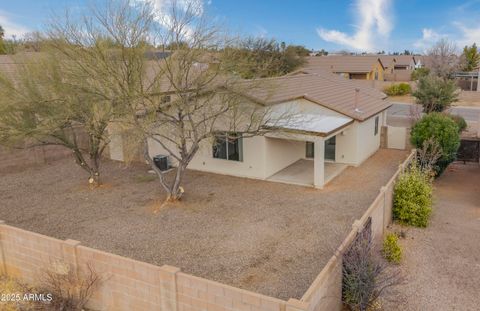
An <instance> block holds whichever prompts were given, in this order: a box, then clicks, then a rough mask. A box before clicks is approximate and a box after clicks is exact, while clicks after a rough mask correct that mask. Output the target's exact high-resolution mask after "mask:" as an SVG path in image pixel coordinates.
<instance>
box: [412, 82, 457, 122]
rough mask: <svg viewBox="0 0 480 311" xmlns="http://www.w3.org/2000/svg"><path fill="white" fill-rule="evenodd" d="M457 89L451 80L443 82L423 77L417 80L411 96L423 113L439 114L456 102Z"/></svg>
mask: <svg viewBox="0 0 480 311" xmlns="http://www.w3.org/2000/svg"><path fill="white" fill-rule="evenodd" d="M457 89H458V87H457V85H456V83H455V81H453V80H444V79H442V78H439V77H436V76H432V75H429V76H425V77H422V78H420V79H419V80H418V84H417V89H416V90H415V92H413V93H412V95H413V96H414V97H415V99H416V102H417V104H419V105H422V107H423V111H424V112H426V113H430V112H441V111H444V110H445V109H447V108H448V107H450V105H451V104H452V103H453V102H456V101H458V91H457Z"/></svg>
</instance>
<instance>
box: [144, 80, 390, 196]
mask: <svg viewBox="0 0 480 311" xmlns="http://www.w3.org/2000/svg"><path fill="white" fill-rule="evenodd" d="M268 82H269V84H270V85H272V83H273V84H274V86H275V88H274V91H273V93H272V92H270V90H267V89H262V88H252V89H251V90H249V91H246V93H245V94H244V95H245V97H247V98H249V99H250V100H253V101H254V102H256V103H258V104H260V105H264V106H265V107H270V108H272V111H277V112H278V113H281V112H282V111H295V113H294V114H293V116H294V117H292V119H288V120H286V121H285V122H284V123H278V124H277V125H276V126H277V127H278V129H277V130H276V131H272V132H269V133H267V134H266V135H262V136H254V137H242V134H241V133H232V132H219V134H218V135H217V137H216V138H215V142H214V143H212V142H209V141H204V143H203V144H202V145H201V147H200V150H199V151H198V152H197V154H196V155H195V156H194V158H193V159H192V161H191V162H190V164H189V168H190V169H193V170H199V171H205V172H211V173H217V174H226V175H232V176H239V177H248V178H254V179H262V180H269V181H277V182H284V183H291V184H299V185H307V186H314V187H316V188H322V187H323V186H324V185H325V184H326V183H327V182H328V181H330V180H331V179H333V178H334V177H335V176H336V175H338V174H339V173H340V172H341V171H342V170H343V169H344V168H346V167H347V166H349V165H351V166H358V165H360V164H362V162H363V161H365V160H366V159H367V158H369V157H370V156H371V155H372V154H374V153H375V152H376V151H377V150H378V149H379V147H380V131H381V127H382V126H383V125H384V124H385V123H386V109H387V108H388V107H389V106H390V104H389V103H388V102H387V101H386V100H385V97H386V96H385V95H384V94H383V93H381V92H379V91H377V90H375V89H373V88H369V87H359V86H358V85H357V84H356V83H353V82H351V81H348V80H345V79H342V78H339V77H337V76H335V75H332V74H330V73H301V72H299V73H297V74H295V75H289V76H283V77H278V78H270V79H268ZM245 83H248V82H245ZM247 89H248V88H247ZM148 147H149V154H150V156H152V157H153V156H155V155H159V154H160V155H162V154H163V155H167V154H168V153H167V152H166V151H165V149H164V148H162V146H161V145H159V144H158V143H157V142H155V141H153V140H151V141H149V146H148ZM172 162H173V161H172ZM172 164H173V165H175V163H174V162H173V163H172Z"/></svg>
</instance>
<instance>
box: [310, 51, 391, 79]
mask: <svg viewBox="0 0 480 311" xmlns="http://www.w3.org/2000/svg"><path fill="white" fill-rule="evenodd" d="M304 69H306V70H310V71H318V70H322V71H327V72H331V73H334V74H338V75H341V76H343V77H344V78H347V79H355V80H380V81H383V80H384V71H385V67H384V64H383V63H382V61H381V59H380V58H379V57H378V56H377V55H327V56H310V57H308V58H307V63H306V64H305V66H304Z"/></svg>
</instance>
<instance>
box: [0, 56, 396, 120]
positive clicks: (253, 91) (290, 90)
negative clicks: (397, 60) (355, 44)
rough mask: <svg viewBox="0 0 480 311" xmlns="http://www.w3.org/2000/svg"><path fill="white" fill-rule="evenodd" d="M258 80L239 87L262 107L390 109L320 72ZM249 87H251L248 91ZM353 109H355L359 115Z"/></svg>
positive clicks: (378, 97)
mask: <svg viewBox="0 0 480 311" xmlns="http://www.w3.org/2000/svg"><path fill="white" fill-rule="evenodd" d="M342 57H343V56H342ZM316 58H322V57H316ZM147 64H148V63H147ZM16 66H18V63H17V64H16V63H15V62H14V61H13V59H12V58H11V57H10V56H5V55H2V56H0V71H2V72H7V73H10V72H11V73H14V72H15V67H16ZM159 70H160V69H159V68H158V67H155V66H153V65H152V64H148V65H147V77H148V79H152V78H153V76H155V73H156V72H157V71H159ZM219 79H220V78H219ZM259 80H260V81H261V83H260V86H261V87H257V85H258V83H257V81H248V80H243V81H242V82H240V83H241V84H243V87H241V89H242V90H243V91H242V94H244V95H245V96H247V97H250V98H252V99H254V100H256V101H258V102H260V103H263V104H276V103H281V102H285V101H289V100H293V99H298V98H305V99H307V100H310V101H312V102H314V103H317V104H319V105H321V106H324V107H326V108H328V109H331V110H333V111H337V112H339V113H341V114H343V115H346V116H348V117H351V118H353V119H356V120H360V121H363V120H365V119H368V118H369V117H371V116H373V115H374V114H376V113H378V112H380V111H383V110H385V109H386V108H388V107H389V106H390V105H391V104H390V103H389V102H387V101H386V100H385V98H386V95H385V94H383V93H382V92H380V91H378V90H376V89H374V88H371V87H366V86H365V85H363V84H362V83H360V82H357V81H354V80H346V79H344V78H342V77H340V76H338V75H335V74H331V73H329V72H326V71H324V70H321V69H315V70H310V69H303V70H301V71H298V72H296V73H294V74H291V75H288V76H283V77H276V78H268V79H259ZM219 84H222V83H219ZM249 84H251V85H252V87H248V86H249ZM161 85H163V87H162V91H167V92H168V91H169V90H171V87H170V86H169V85H170V84H169V83H168V80H166V79H162V82H161ZM357 89H358V90H359V91H358V97H357V98H358V102H357V105H355V93H356V90H357ZM245 90H246V91H245ZM355 108H358V111H356V110H355Z"/></svg>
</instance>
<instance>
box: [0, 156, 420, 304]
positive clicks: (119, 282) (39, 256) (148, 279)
mask: <svg viewBox="0 0 480 311" xmlns="http://www.w3.org/2000/svg"><path fill="white" fill-rule="evenodd" d="M413 157H414V153H413V152H412V154H410V156H409V157H408V158H407V160H406V161H405V162H404V163H403V164H401V165H400V167H399V169H398V171H397V172H396V173H395V175H394V176H393V177H392V178H391V180H390V181H389V182H388V183H387V185H386V186H385V187H382V189H381V191H380V194H379V195H378V197H377V198H376V199H375V201H374V202H373V204H372V205H371V206H370V207H369V208H368V210H367V211H366V213H365V214H364V215H363V216H362V218H361V219H359V220H357V221H355V223H354V224H353V229H352V231H351V232H350V233H349V234H348V236H347V238H346V239H345V241H344V242H343V243H342V245H341V246H340V247H339V248H338V249H337V250H336V252H335V254H334V255H333V256H332V258H331V259H330V261H329V262H328V263H327V265H326V266H325V267H324V269H323V270H322V271H321V272H320V274H319V275H318V276H317V278H316V279H315V281H314V282H313V284H312V285H311V287H310V288H309V289H308V290H307V292H306V293H305V295H304V296H303V297H302V298H301V299H300V300H297V299H290V300H288V301H284V300H280V299H276V298H272V297H268V296H265V295H261V294H257V293H254V292H250V291H247V290H243V289H239V288H235V287H232V286H228V285H225V284H221V283H218V282H214V281H210V280H207V279H204V278H200V277H195V276H192V275H189V274H186V273H183V272H182V271H181V270H180V269H179V268H176V267H172V266H168V265H164V266H155V265H152V264H148V263H144V262H140V261H136V260H133V259H129V258H125V257H121V256H118V255H114V254H111V253H106V252H103V251H100V250H96V249H93V248H89V247H85V246H82V245H81V243H80V242H78V241H74V240H59V239H55V238H51V237H48V236H44V235H41V234H37V233H34V232H30V231H26V230H23V229H19V228H16V227H13V226H9V225H7V224H5V223H4V222H3V221H0V273H2V274H6V275H9V276H11V277H15V278H18V279H19V280H22V281H24V282H27V283H29V284H32V285H35V284H36V283H38V280H40V278H41V276H42V273H43V271H45V270H46V269H48V268H50V267H52V266H53V265H55V264H56V263H62V264H65V265H68V266H69V268H70V269H72V270H71V271H73V272H74V273H76V274H78V275H80V276H81V275H85V274H86V273H87V271H88V268H89V267H93V269H94V270H95V271H96V272H97V273H98V275H99V276H100V277H101V278H102V279H103V282H102V283H101V285H100V287H99V288H98V289H97V290H96V291H95V293H94V294H93V296H92V298H91V299H90V301H89V303H88V307H89V308H91V309H93V310H108V311H109V310H115V311H117V310H118V311H123V310H129V311H135V310H138V311H150V310H161V311H311V310H312V311H313V310H318V311H324V310H325V311H327V310H328V311H335V310H341V307H342V304H341V283H342V271H341V270H342V256H341V255H342V253H343V251H345V250H346V249H347V248H348V246H349V245H350V243H351V242H352V240H353V239H354V237H355V235H356V233H357V232H358V230H360V228H362V226H363V224H364V223H365V222H366V221H367V219H368V218H369V217H371V218H372V229H373V232H374V235H375V237H376V238H377V239H380V238H381V237H382V235H383V233H384V231H385V228H386V226H387V225H388V224H389V223H390V222H391V218H392V217H391V215H392V195H393V185H394V183H395V180H396V179H397V177H398V175H399V174H400V173H401V171H403V170H404V168H405V166H406V165H408V163H409V162H410V161H411V160H412V159H413Z"/></svg>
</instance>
